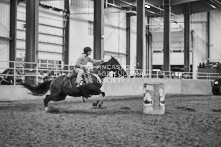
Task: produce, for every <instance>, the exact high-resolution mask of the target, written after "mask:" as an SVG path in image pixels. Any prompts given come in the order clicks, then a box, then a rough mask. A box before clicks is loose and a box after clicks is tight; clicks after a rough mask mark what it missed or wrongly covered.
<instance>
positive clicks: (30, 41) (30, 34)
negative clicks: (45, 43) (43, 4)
mask: <svg viewBox="0 0 221 147" xmlns="http://www.w3.org/2000/svg"><path fill="white" fill-rule="evenodd" d="M38 16H39V0H26V50H25V61H26V62H36V61H37V53H36V52H37V50H38V21H39V18H38ZM26 67H27V68H30V67H32V68H33V66H31V65H27V66H26Z"/></svg>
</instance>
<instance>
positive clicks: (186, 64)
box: [184, 4, 190, 72]
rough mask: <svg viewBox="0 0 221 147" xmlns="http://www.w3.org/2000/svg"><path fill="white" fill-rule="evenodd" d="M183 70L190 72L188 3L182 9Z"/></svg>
mask: <svg viewBox="0 0 221 147" xmlns="http://www.w3.org/2000/svg"><path fill="white" fill-rule="evenodd" d="M184 11H185V12H184V72H190V5H189V4H185V10H184Z"/></svg>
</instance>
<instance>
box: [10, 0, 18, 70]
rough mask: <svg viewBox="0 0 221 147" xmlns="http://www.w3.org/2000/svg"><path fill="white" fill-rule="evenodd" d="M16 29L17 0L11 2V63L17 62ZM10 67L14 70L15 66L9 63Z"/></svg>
mask: <svg viewBox="0 0 221 147" xmlns="http://www.w3.org/2000/svg"><path fill="white" fill-rule="evenodd" d="M16 29H17V0H10V38H11V40H10V47H9V61H15V60H16V32H17V31H16ZM9 67H10V68H13V67H14V64H13V63H9Z"/></svg>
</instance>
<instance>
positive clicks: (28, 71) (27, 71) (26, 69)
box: [0, 61, 220, 85]
mask: <svg viewBox="0 0 221 147" xmlns="http://www.w3.org/2000/svg"><path fill="white" fill-rule="evenodd" d="M73 69H74V66H72V65H65V64H50V63H31V62H20V61H0V73H1V74H0V76H1V79H0V81H1V80H2V79H10V80H11V84H14V85H17V84H19V83H20V82H21V81H24V80H28V81H30V82H31V83H33V84H38V83H41V82H43V81H44V80H45V79H48V78H54V77H57V76H60V75H64V74H65V75H67V74H71V73H72V72H73ZM91 69H92V68H91ZM6 70H7V71H8V72H4V73H3V71H6ZM126 72H127V77H128V78H150V79H152V78H153V79H182V80H183V79H195V80H196V79H201V80H214V79H216V78H219V77H220V76H219V74H218V73H202V72H201V73H200V72H196V73H193V72H173V71H170V72H169V71H160V70H153V71H151V72H150V71H147V70H146V71H145V70H140V69H133V70H126ZM109 77H114V75H113V74H112V75H111V74H110V75H109ZM14 81H16V82H14ZM0 83H1V82H0Z"/></svg>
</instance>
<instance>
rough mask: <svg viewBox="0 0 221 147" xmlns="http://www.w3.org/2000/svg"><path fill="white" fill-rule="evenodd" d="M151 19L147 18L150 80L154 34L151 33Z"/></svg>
mask: <svg viewBox="0 0 221 147" xmlns="http://www.w3.org/2000/svg"><path fill="white" fill-rule="evenodd" d="M149 24H150V18H149V17H148V18H147V28H146V42H147V44H146V49H147V54H146V59H147V69H148V71H149V78H151V77H152V64H153V62H152V61H153V60H152V56H153V54H152V34H151V32H150V26H149Z"/></svg>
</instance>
